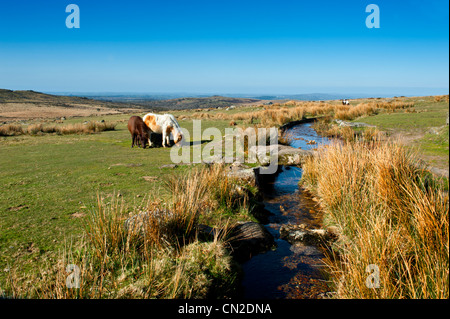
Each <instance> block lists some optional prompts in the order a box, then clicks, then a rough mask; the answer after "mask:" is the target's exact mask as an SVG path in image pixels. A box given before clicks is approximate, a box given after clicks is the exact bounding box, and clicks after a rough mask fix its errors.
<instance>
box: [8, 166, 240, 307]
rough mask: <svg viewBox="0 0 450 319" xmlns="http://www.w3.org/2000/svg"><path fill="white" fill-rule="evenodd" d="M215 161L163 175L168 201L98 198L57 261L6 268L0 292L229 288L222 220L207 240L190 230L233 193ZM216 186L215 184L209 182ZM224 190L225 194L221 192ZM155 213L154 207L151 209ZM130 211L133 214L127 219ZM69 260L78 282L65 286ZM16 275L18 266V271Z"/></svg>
mask: <svg viewBox="0 0 450 319" xmlns="http://www.w3.org/2000/svg"><path fill="white" fill-rule="evenodd" d="M223 174H224V171H223V168H222V167H220V166H212V167H211V168H202V169H198V170H192V171H191V172H189V173H188V174H186V175H184V176H183V177H181V178H178V179H175V177H173V178H171V179H169V180H168V181H167V187H169V188H170V189H171V190H172V192H173V196H172V200H171V201H169V202H161V201H155V200H150V199H146V200H144V201H143V202H142V204H141V205H139V206H136V207H134V208H133V209H131V210H130V208H129V207H128V206H127V205H126V204H125V203H124V201H123V200H122V199H120V198H119V197H117V196H112V197H110V198H108V199H107V198H103V197H101V196H98V197H97V207H96V208H95V209H93V210H92V211H91V212H90V214H89V216H88V220H87V223H86V225H85V235H84V237H83V240H82V241H81V243H79V244H77V245H76V246H73V245H72V243H67V244H66V245H65V249H64V250H63V251H61V252H60V254H59V258H58V259H57V260H56V261H48V262H46V263H43V264H42V265H40V267H39V269H36V271H34V272H28V273H27V274H26V275H21V276H20V275H19V274H18V272H17V271H16V269H15V268H14V267H11V269H12V270H11V272H10V273H9V280H8V282H7V284H6V285H5V287H2V289H3V291H1V290H0V296H1V295H3V296H6V297H12V298H46V299H47V298H57V299H69V298H70V299H72V298H163V299H166V298H209V297H213V298H217V297H222V298H224V297H227V296H230V295H231V294H233V293H234V289H235V281H236V272H235V271H232V267H233V262H232V258H231V256H230V255H229V252H228V250H227V249H226V245H227V244H226V239H225V238H226V236H227V231H226V229H227V224H225V223H224V224H222V225H221V226H222V228H224V229H225V231H223V232H217V233H216V234H215V235H214V237H213V239H212V240H208V241H201V240H199V238H198V236H197V229H198V220H199V216H200V214H203V213H204V212H205V211H206V212H207V211H212V210H214V209H219V208H220V207H222V205H227V204H228V203H229V202H230V199H229V198H232V197H233V196H234V195H233V194H234V193H233V192H234V186H232V184H231V183H229V184H227V185H225V186H221V187H219V188H217V187H218V186H219V185H220V181H219V180H218V177H219V176H222V175H223ZM212 186H216V187H212ZM228 192H230V194H228ZM155 212H157V213H155ZM133 217H140V219H134V222H133V223H131V222H128V223H126V221H127V220H128V221H129V220H131V219H132V218H133ZM68 265H76V266H77V267H78V270H79V273H78V275H79V279H80V280H79V288H68V287H67V285H66V284H67V278H68V276H69V275H70V271H71V269H68V268H67V267H68ZM22 273H23V272H22Z"/></svg>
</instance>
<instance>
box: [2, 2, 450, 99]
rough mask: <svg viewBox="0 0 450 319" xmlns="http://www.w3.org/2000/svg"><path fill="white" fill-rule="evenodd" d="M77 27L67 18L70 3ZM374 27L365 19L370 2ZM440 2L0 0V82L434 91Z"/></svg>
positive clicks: (443, 28)
mask: <svg viewBox="0 0 450 319" xmlns="http://www.w3.org/2000/svg"><path fill="white" fill-rule="evenodd" d="M71 3H74V4H77V5H78V6H79V8H80V13H81V15H80V18H81V19H80V24H81V25H80V26H81V27H80V29H68V28H66V25H65V20H66V17H67V16H68V15H69V14H68V13H66V12H65V8H66V6H67V5H68V4H71ZM370 3H375V4H377V5H378V6H379V8H380V28H379V29H368V28H367V27H366V25H365V20H366V17H367V16H368V15H369V13H366V12H365V8H366V6H367V5H368V4H370ZM448 12H449V4H448V1H443V0H442V1H440V0H439V1H437V0H431V1H423V0H410V1H400V0H368V1H363V0H349V1H335V0H332V1H324V0H317V1H302V0H226V1H225V0H205V1H203V0H183V1H181V0H180V1H175V0H160V1H144V0H142V1H137V0H127V1H104V0H95V1H92V0H90V1H88V0H68V1H63V0H53V1H52V0H42V1H39V0H33V1H31V0H29V1H24V0H1V2H0V88H8V89H32V90H36V91H45V92H193V93H194V92H195V93H313V92H323V93H327V92H328V93H331V92H333V93H340V92H345V93H352V92H358V93H359V92H364V93H374V94H375V93H376V92H395V93H396V94H405V95H409V94H415V93H416V92H417V95H421V94H422V95H423V94H434V93H435V94H440V92H442V93H441V94H443V93H448V87H449V62H448V60H449V33H448V28H449V15H448Z"/></svg>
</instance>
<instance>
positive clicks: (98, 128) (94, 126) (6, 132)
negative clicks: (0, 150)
mask: <svg viewBox="0 0 450 319" xmlns="http://www.w3.org/2000/svg"><path fill="white" fill-rule="evenodd" d="M116 125H117V123H109V122H88V123H86V124H82V123H77V124H67V125H43V124H41V123H39V124H30V125H28V126H27V127H22V126H21V125H19V124H6V125H2V126H0V136H16V135H23V134H28V135H42V134H50V133H56V134H62V135H67V134H93V133H96V132H103V131H112V130H114V129H115V127H116Z"/></svg>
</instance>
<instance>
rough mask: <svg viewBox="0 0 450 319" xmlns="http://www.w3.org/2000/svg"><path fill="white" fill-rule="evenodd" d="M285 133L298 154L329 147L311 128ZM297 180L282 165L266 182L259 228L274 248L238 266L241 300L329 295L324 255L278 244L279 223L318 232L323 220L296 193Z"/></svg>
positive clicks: (295, 170)
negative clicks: (265, 213) (265, 220)
mask: <svg viewBox="0 0 450 319" xmlns="http://www.w3.org/2000/svg"><path fill="white" fill-rule="evenodd" d="M288 134H289V143H290V145H291V146H293V147H297V148H302V149H312V148H317V147H318V146H319V145H320V144H322V143H329V142H330V141H329V140H328V139H327V138H323V137H320V136H318V135H317V133H316V132H315V131H314V130H313V129H312V128H311V123H305V124H300V125H297V126H294V127H292V128H290V129H288ZM310 141H315V142H310ZM301 176H302V169H301V168H299V167H296V166H282V167H281V168H280V170H279V173H277V174H276V175H275V176H274V178H273V181H270V182H268V183H265V185H264V187H263V189H262V192H263V194H264V205H265V208H266V209H267V210H268V211H270V212H271V215H270V216H269V222H268V223H267V224H266V225H264V226H265V227H266V229H267V230H268V231H269V232H270V233H271V234H272V235H273V236H274V238H275V242H276V245H277V247H276V249H274V250H271V251H268V252H265V253H262V254H259V255H256V256H254V257H252V258H251V259H250V260H249V261H247V262H246V263H244V264H243V270H244V274H245V275H244V278H243V283H242V284H243V289H244V298H249V299H253V298H255V299H256V298H258V299H280V298H282V299H287V298H321V296H322V295H323V294H324V293H326V292H327V291H328V287H327V285H326V282H325V278H324V276H323V272H322V271H321V269H323V267H324V263H323V258H324V255H323V253H322V252H321V251H320V249H318V248H316V247H314V246H306V245H302V244H295V245H291V244H289V243H288V242H287V241H285V240H283V239H280V232H279V230H280V227H281V225H283V224H306V225H308V226H310V227H312V228H319V227H320V222H321V217H322V215H321V213H320V212H319V211H316V209H315V207H316V203H315V202H314V201H313V200H312V199H310V198H309V197H308V196H307V195H306V194H305V193H304V192H303V191H301V190H300V189H299V186H298V182H299V180H300V179H301Z"/></svg>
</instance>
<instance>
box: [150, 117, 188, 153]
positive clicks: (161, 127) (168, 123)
mask: <svg viewBox="0 0 450 319" xmlns="http://www.w3.org/2000/svg"><path fill="white" fill-rule="evenodd" d="M143 120H144V123H145V124H147V126H148V127H149V128H150V129H151V130H152V131H153V132H154V133H158V134H162V146H164V147H166V146H170V135H172V137H173V141H174V142H175V144H176V143H178V142H181V140H182V139H183V133H182V131H181V127H180V125H179V124H178V122H177V120H176V119H175V117H174V116H173V115H171V114H154V113H148V114H146V115H145V116H144V118H143Z"/></svg>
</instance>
